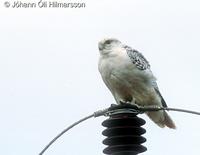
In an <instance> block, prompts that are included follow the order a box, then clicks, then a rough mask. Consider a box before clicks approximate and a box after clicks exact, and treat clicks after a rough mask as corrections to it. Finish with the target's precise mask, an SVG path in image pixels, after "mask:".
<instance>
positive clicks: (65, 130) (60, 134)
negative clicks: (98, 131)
mask: <svg viewBox="0 0 200 155" xmlns="http://www.w3.org/2000/svg"><path fill="white" fill-rule="evenodd" d="M92 117H94V114H92V115H89V116H87V117H85V118H83V119H80V120H79V121H77V122H75V123H73V124H72V125H70V126H69V127H68V128H66V129H64V130H63V131H62V132H61V133H59V134H58V135H57V136H56V137H55V138H54V139H52V140H51V141H50V142H49V144H47V145H46V146H45V148H44V149H43V150H42V151H41V152H40V153H39V155H42V154H43V153H44V152H45V151H46V150H47V149H48V148H49V147H50V146H51V145H52V144H53V143H54V142H55V141H56V140H57V139H58V138H59V137H61V136H62V135H63V134H64V133H65V132H67V131H68V130H70V129H71V128H73V127H74V126H76V125H78V124H80V123H81V122H83V121H85V120H87V119H89V118H92Z"/></svg>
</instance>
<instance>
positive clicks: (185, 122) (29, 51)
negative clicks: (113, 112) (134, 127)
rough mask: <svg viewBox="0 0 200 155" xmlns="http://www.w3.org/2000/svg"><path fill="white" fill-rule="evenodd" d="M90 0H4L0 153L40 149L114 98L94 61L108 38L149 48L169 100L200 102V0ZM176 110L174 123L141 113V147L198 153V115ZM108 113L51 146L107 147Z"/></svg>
mask: <svg viewBox="0 0 200 155" xmlns="http://www.w3.org/2000/svg"><path fill="white" fill-rule="evenodd" d="M74 1H75V2H76V0H74ZM32 2H33V1H32ZM84 2H85V3H86V8H82V9H61V8H60V9H55V8H54V9H50V8H46V9H45V8H44V9H37V8H27V9H22V8H18V9H14V8H4V6H3V3H4V1H3V0H2V1H1V2H0V23H1V24H0V34H1V35H0V43H1V46H0V122H1V132H0V146H1V149H0V154H3V155H35V154H38V153H39V152H40V151H41V150H42V148H43V147H44V146H45V145H46V144H47V143H48V142H49V141H50V140H51V139H52V138H53V137H54V136H55V135H56V134H58V133H59V132H60V131H62V130H63V129H64V128H66V127H67V126H68V125H70V124H72V123H73V122H75V121H77V120H79V119H80V118H82V117H84V116H86V115H88V114H91V113H93V112H94V111H96V110H99V109H103V108H106V107H108V106H109V105H110V104H111V103H114V102H115V101H114V99H113V97H112V95H111V93H110V92H109V91H108V89H107V88H106V86H105V85H104V83H103V82H102V79H101V77H100V74H99V72H98V70H97V63H98V57H99V53H98V49H97V43H98V41H99V40H100V39H102V38H104V37H115V38H118V39H119V40H121V41H122V42H124V43H126V44H128V45H130V46H132V47H133V48H135V49H137V50H139V51H140V52H142V53H143V54H144V55H145V57H146V58H147V59H148V60H149V62H150V63H151V68H152V71H153V73H154V74H155V76H156V77H157V79H158V84H159V87H160V90H161V92H162V95H163V97H164V98H165V100H166V102H167V104H168V106H169V107H177V108H185V109H191V110H197V111H200V104H199V92H200V81H199V79H200V61H199V57H200V54H199V51H200V46H199V40H200V29H199V27H200V20H199V19H200V9H199V6H200V2H199V1H197V0H190V1H189V0H188V1H185V0H168V1H160V0H152V1H149V0H127V1H124V0H118V1H116V0H109V1H108V0H101V1H94V0H85V1H84ZM170 115H171V117H172V118H173V119H174V121H175V122H176V125H177V127H178V128H177V130H170V129H167V128H165V129H160V128H159V127H157V126H156V125H155V124H154V123H152V122H151V121H150V120H149V119H148V118H147V117H146V116H145V115H141V117H143V118H144V119H145V120H146V121H147V123H146V125H145V128H146V130H147V133H146V134H145V137H146V138H147V142H146V143H145V144H144V145H145V146H146V147H147V148H148V151H147V152H145V153H144V154H145V155H159V154H162V155H169V154H170V155H177V154H182V155H188V154H190V155H199V152H200V151H199V144H200V142H199V139H200V134H199V131H200V123H198V122H200V117H198V116H195V115H189V114H183V113H175V112H170ZM104 119H106V118H104V117H101V118H96V119H91V120H88V121H87V122H84V123H83V124H81V125H79V126H77V127H75V128H74V129H73V130H71V131H70V132H68V133H67V134H65V135H64V136H63V137H62V138H60V139H59V140H58V141H57V142H56V143H55V144H54V145H53V146H52V147H51V148H50V149H49V150H48V151H47V152H46V154H45V155H64V154H67V155H79V154H89V155H100V154H103V153H102V150H103V149H104V148H105V146H104V145H103V144H102V143H101V141H102V140H103V139H104V138H105V137H103V136H102V135H101V132H102V131H103V129H104V128H103V127H102V126H101V122H102V121H103V120H104Z"/></svg>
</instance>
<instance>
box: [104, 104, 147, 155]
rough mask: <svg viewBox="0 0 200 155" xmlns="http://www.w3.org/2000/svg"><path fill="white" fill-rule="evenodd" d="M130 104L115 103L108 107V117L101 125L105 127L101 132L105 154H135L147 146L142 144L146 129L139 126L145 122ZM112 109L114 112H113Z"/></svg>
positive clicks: (143, 150) (144, 140) (144, 149)
mask: <svg viewBox="0 0 200 155" xmlns="http://www.w3.org/2000/svg"><path fill="white" fill-rule="evenodd" d="M134 108H135V107H134V106H131V105H127V104H124V105H117V106H114V107H111V108H110V111H112V112H111V113H110V115H109V116H110V117H109V119H107V120H105V121H104V122H103V123H102V125H103V126H104V127H106V129H105V130H104V131H103V132H102V134H103V135H104V136H107V138H106V139H104V141H103V144H105V145H107V147H106V148H105V149H104V150H103V153H104V154H107V155H137V154H139V153H142V152H145V151H146V150H147V148H146V147H145V146H143V145H142V143H144V142H146V139H145V138H144V137H143V136H142V135H143V134H144V133H145V132H146V130H145V129H144V128H142V127H141V126H142V125H144V124H145V123H146V122H145V120H143V119H142V118H139V117H137V114H138V111H137V110H134ZM113 111H114V112H113Z"/></svg>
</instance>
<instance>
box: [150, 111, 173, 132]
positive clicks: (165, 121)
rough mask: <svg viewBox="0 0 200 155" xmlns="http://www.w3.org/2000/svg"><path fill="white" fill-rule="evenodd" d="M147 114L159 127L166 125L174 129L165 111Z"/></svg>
mask: <svg viewBox="0 0 200 155" xmlns="http://www.w3.org/2000/svg"><path fill="white" fill-rule="evenodd" d="M147 115H148V116H149V117H150V119H152V120H153V121H154V122H155V123H156V124H157V125H158V126H159V127H161V128H164V127H165V126H167V127H168V128H171V129H176V125H175V123H174V122H173V120H172V119H171V117H170V116H169V115H168V114H167V112H166V111H158V112H148V113H147Z"/></svg>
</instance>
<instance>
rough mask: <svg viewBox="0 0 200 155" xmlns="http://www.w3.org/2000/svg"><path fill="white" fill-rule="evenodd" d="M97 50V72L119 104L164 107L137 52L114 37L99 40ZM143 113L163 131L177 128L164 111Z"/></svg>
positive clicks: (152, 76) (148, 66)
mask: <svg viewBox="0 0 200 155" xmlns="http://www.w3.org/2000/svg"><path fill="white" fill-rule="evenodd" d="M98 47H99V52H100V58H99V64H98V69H99V72H100V73H101V76H102V79H103V81H104V83H105V84H106V86H107V87H108V89H109V90H110V91H111V93H112V95H113V96H114V98H115V100H116V102H117V103H118V104H127V103H128V104H137V105H139V106H160V107H167V104H166V102H165V100H164V99H163V97H162V95H161V93H160V91H159V89H158V86H157V83H156V78H155V77H154V75H153V73H152V71H151V70H150V64H149V62H148V61H147V59H146V58H145V57H144V56H143V55H142V54H141V53H140V52H138V51H137V50H135V49H133V48H131V47H129V46H127V45H125V44H123V43H121V42H120V41H119V40H117V39H114V38H107V39H103V40H101V41H100V42H99V44H98ZM146 114H147V115H148V116H149V118H150V119H151V120H152V121H153V122H155V123H156V124H157V125H158V126H160V127H162V128H163V127H165V126H167V127H169V128H172V129H175V128H176V126H175V124H174V122H173V120H172V119H171V118H170V116H169V115H168V114H167V112H166V111H156V112H155V111H154V112H152V111H151V112H146Z"/></svg>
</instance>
